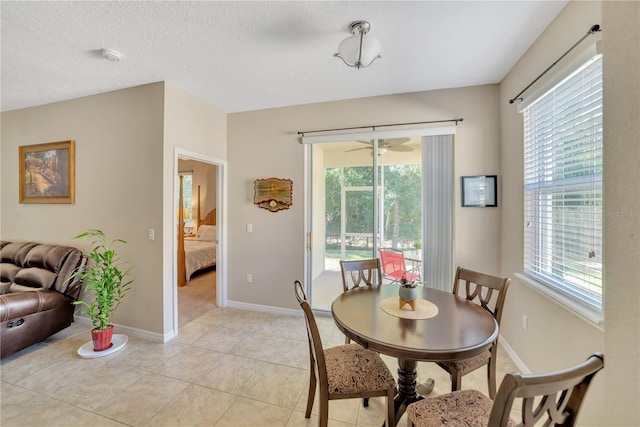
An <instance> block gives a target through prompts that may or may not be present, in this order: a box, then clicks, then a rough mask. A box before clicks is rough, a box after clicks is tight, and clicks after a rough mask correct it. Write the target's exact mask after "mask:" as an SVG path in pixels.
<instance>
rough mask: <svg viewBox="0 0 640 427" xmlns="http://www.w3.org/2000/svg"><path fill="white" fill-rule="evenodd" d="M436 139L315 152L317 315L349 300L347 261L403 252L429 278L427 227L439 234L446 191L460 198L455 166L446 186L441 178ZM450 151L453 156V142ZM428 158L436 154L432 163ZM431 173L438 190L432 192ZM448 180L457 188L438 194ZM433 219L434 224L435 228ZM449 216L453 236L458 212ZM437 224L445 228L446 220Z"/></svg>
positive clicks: (325, 145)
mask: <svg viewBox="0 0 640 427" xmlns="http://www.w3.org/2000/svg"><path fill="white" fill-rule="evenodd" d="M425 138H426V139H425ZM430 138H433V137H423V136H421V135H418V136H413V137H411V136H397V137H394V136H392V135H391V136H389V137H386V138H369V139H364V138H363V139H360V138H358V139H353V140H346V139H345V140H343V141H339V140H335V141H330V142H322V143H314V144H312V145H311V146H310V148H309V159H310V161H309V163H308V164H309V166H310V167H309V169H310V171H309V174H308V176H309V186H308V191H309V194H310V195H311V197H309V198H308V202H307V203H308V212H309V221H308V224H309V225H310V227H309V235H308V236H309V242H308V243H309V244H308V248H309V249H310V251H309V257H308V263H307V266H308V269H307V270H308V274H307V282H308V283H310V286H308V292H309V294H310V298H311V302H312V307H313V308H314V309H316V310H327V311H328V310H330V308H331V303H332V302H333V300H334V299H335V298H336V297H337V296H338V295H339V294H340V293H341V292H342V279H341V275H340V260H356V259H365V258H375V257H378V256H379V251H380V249H381V248H388V249H393V250H395V251H401V252H402V253H403V255H404V256H405V261H406V268H407V269H415V270H416V271H417V272H419V274H420V275H421V277H422V278H425V279H426V277H428V275H429V274H427V276H425V273H426V272H425V266H427V265H429V264H432V262H429V261H427V260H426V259H425V251H423V248H424V245H425V240H426V239H425V236H426V234H425V226H427V227H430V228H432V229H433V228H437V224H436V225H434V224H433V223H432V222H433V218H432V212H433V211H434V209H433V208H434V206H435V204H438V205H439V204H441V203H444V204H448V203H450V200H452V199H449V198H445V199H443V198H442V191H444V192H453V185H452V180H453V179H452V166H453V158H452V156H449V157H448V158H447V159H446V160H445V161H446V162H448V163H449V166H448V167H445V169H446V174H445V178H444V180H443V179H442V178H441V177H440V176H439V175H438V174H441V171H440V169H442V165H441V164H440V163H441V162H442V160H443V159H442V158H440V157H438V158H435V157H433V156H440V154H439V153H434V150H433V141H431V140H430ZM444 145H445V146H448V148H449V152H452V137H451V135H449V136H448V142H446V143H445V144H444ZM425 153H429V156H428V158H425ZM434 166H437V169H438V170H434ZM425 172H426V174H427V176H429V179H430V181H431V184H430V185H425ZM447 179H449V180H450V181H451V182H450V183H449V184H448V185H445V186H444V188H442V189H440V190H439V191H437V192H434V191H433V185H434V182H437V183H438V185H442V183H443V181H446V180H447ZM425 190H426V191H427V192H426V193H425ZM425 211H426V212H428V213H429V217H430V218H429V221H431V222H429V221H427V218H426V216H425ZM445 212H447V213H448V215H449V220H450V221H449V225H450V227H449V229H450V231H451V227H452V218H451V212H452V206H448V208H447V209H445ZM437 222H438V224H440V225H442V224H443V223H442V218H438V219H437ZM444 225H445V228H446V227H448V225H447V224H444ZM438 232H439V233H441V230H439V231H438ZM431 233H433V230H432V232H431ZM441 234H442V233H441ZM445 234H446V235H447V237H446V240H447V244H446V247H444V248H443V247H442V244H441V243H437V244H438V250H439V251H444V252H447V251H450V250H451V245H452V240H453V239H452V233H451V232H449V233H445ZM432 246H433V245H432V244H427V247H428V248H431V249H433V248H432ZM434 255H435V254H434ZM435 258H436V259H439V260H440V261H438V262H444V263H445V267H444V268H440V269H439V270H445V271H446V270H451V266H450V265H446V263H449V264H450V263H451V259H450V257H446V258H447V259H446V260H442V259H440V258H441V257H440V256H439V255H438V256H436V257H435ZM387 282H389V280H384V283H387Z"/></svg>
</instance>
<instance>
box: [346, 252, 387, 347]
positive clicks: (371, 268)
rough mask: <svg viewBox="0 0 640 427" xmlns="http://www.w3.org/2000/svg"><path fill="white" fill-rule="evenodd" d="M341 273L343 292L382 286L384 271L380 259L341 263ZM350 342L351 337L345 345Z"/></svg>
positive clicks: (347, 338)
mask: <svg viewBox="0 0 640 427" xmlns="http://www.w3.org/2000/svg"><path fill="white" fill-rule="evenodd" d="M340 271H341V272H342V290H343V292H347V291H349V290H351V289H353V288H357V287H360V286H378V285H380V284H382V269H381V266H380V260H379V259H378V258H373V259H360V260H357V261H340ZM350 342H351V340H350V339H349V337H344V343H345V344H349V343H350Z"/></svg>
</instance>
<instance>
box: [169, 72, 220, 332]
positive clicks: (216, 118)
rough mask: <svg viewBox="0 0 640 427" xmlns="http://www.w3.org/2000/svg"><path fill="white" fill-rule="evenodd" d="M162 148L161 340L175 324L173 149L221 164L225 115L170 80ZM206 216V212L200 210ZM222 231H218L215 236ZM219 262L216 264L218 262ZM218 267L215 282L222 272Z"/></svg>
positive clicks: (175, 169)
mask: <svg viewBox="0 0 640 427" xmlns="http://www.w3.org/2000/svg"><path fill="white" fill-rule="evenodd" d="M164 111H165V116H164V147H163V148H164V151H163V156H164V157H163V175H162V186H163V189H162V191H163V197H164V198H163V204H162V212H163V213H164V216H163V220H164V221H163V230H164V231H165V233H164V235H163V260H164V262H163V264H162V270H163V281H162V283H163V295H164V298H163V300H164V304H163V306H162V313H163V319H164V324H163V333H164V337H163V339H164V340H167V339H170V338H172V337H173V336H175V334H176V331H175V325H176V323H177V321H176V318H175V316H174V314H177V287H176V274H177V273H176V259H175V254H176V252H177V240H176V237H177V236H176V233H175V231H174V230H176V229H177V220H176V218H175V214H174V212H175V206H174V203H175V195H176V194H178V192H179V188H178V185H179V182H178V178H177V176H178V157H177V151H176V150H182V152H187V153H194V154H196V155H199V156H203V157H205V158H207V160H215V162H216V163H218V164H224V163H225V160H226V156H227V115H226V114H225V113H223V112H222V111H220V110H219V109H217V108H216V107H213V106H211V105H209V104H206V103H204V102H203V101H201V100H199V99H197V98H196V97H194V96H192V95H190V94H188V93H187V92H184V91H183V90H181V89H179V88H177V87H175V86H174V85H172V84H170V83H166V85H165V104H164ZM203 215H206V212H203ZM223 235H224V232H223V231H222V232H221V231H220V230H219V231H218V238H220V236H223ZM219 265H220V263H219ZM221 273H222V272H221V271H220V268H219V269H218V276H219V277H218V283H222V282H224V273H222V274H221Z"/></svg>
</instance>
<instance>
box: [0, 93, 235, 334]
mask: <svg viewBox="0 0 640 427" xmlns="http://www.w3.org/2000/svg"><path fill="white" fill-rule="evenodd" d="M1 119H2V134H1V135H2V147H1V148H2V151H1V154H2V156H1V162H2V169H1V170H2V183H1V186H2V187H1V188H2V196H1V197H2V199H1V200H2V206H1V217H2V224H1V227H0V234H1V236H2V238H3V239H20V240H37V241H42V242H52V243H65V244H71V245H74V246H78V247H80V248H85V246H86V245H85V244H84V243H82V242H79V241H74V240H72V238H73V236H75V235H77V234H79V233H80V232H81V231H82V230H84V229H85V228H100V229H102V230H104V231H105V232H106V233H107V236H108V237H112V238H122V239H124V240H126V241H127V245H126V246H124V247H123V248H122V250H121V252H122V257H123V258H124V259H127V260H128V261H129V262H130V263H131V265H132V266H134V270H133V275H132V278H133V280H134V283H133V286H132V289H131V291H130V293H129V294H128V295H127V297H126V298H125V299H124V302H123V303H122V306H121V307H120V308H119V309H118V310H117V312H116V313H115V315H114V317H113V321H114V323H115V324H116V326H117V327H118V326H119V327H121V328H125V329H126V332H127V333H131V334H137V335H139V336H145V337H148V338H151V339H156V340H165V339H167V337H171V336H173V334H174V331H173V325H174V322H173V320H174V316H173V313H174V306H175V302H176V299H175V298H176V297H175V294H176V291H175V259H174V258H175V257H174V254H175V252H176V251H175V243H176V242H175V236H176V234H175V231H174V230H175V229H176V228H175V227H176V224H174V221H175V216H174V215H173V212H175V211H174V209H175V208H174V206H173V204H174V195H175V194H177V193H176V192H177V188H176V187H175V184H176V181H177V178H175V177H176V176H177V157H176V155H175V152H176V149H182V150H188V151H190V152H194V153H198V154H201V155H203V156H208V157H211V158H216V159H221V161H222V162H224V158H225V156H226V137H227V136H226V129H227V127H226V114H224V113H222V112H221V111H220V110H218V109H216V108H215V107H212V106H210V105H207V104H205V103H203V102H202V101H200V100H198V99H196V98H195V97H193V96H191V95H189V94H187V93H186V92H183V91H181V90H179V89H177V88H175V87H174V86H172V85H170V84H165V83H153V84H149V85H144V86H139V87H134V88H130V89H124V90H119V91H114V92H108V93H103V94H99V95H94V96H89V97H84V98H78V99H73V100H69V101H64V102H58V103H54V104H48V105H43V106H39V107H33V108H26V109H21V110H15V111H8V112H4V113H2V115H1ZM68 139H74V140H75V141H76V203H75V204H74V205H40V204H38V205H35V204H19V203H18V184H17V179H18V162H17V160H18V147H19V146H20V145H30V144H37V143H41V142H52V141H61V140H68ZM213 203H214V204H215V201H214V202H213ZM149 229H154V231H155V239H154V240H153V241H151V240H149V239H148V237H147V232H148V230H149ZM159 267H160V268H159ZM141 301H142V302H144V303H143V304H141Z"/></svg>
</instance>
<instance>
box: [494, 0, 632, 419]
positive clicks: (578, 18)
mask: <svg viewBox="0 0 640 427" xmlns="http://www.w3.org/2000/svg"><path fill="white" fill-rule="evenodd" d="M603 5H604V7H602V6H603ZM638 5H639V3H637V2H604V3H600V2H570V3H568V5H567V6H566V7H565V8H564V9H563V10H562V12H561V13H560V14H559V15H558V17H557V18H556V19H555V20H554V21H553V22H552V23H551V24H550V25H549V27H548V28H547V29H546V30H545V32H544V33H543V34H542V36H541V37H540V38H539V39H538V40H537V41H536V42H535V43H534V44H533V45H532V46H531V47H530V49H529V50H528V51H527V53H526V54H525V55H524V56H523V57H522V58H521V59H520V60H519V62H518V63H517V64H516V66H515V67H514V68H513V69H512V70H511V71H510V72H509V74H508V75H507V76H506V77H505V79H504V80H503V82H502V83H501V85H500V110H501V114H500V115H501V130H502V135H501V140H502V150H501V151H502V172H503V175H504V179H503V188H502V190H503V195H504V196H503V200H504V201H505V203H504V205H503V222H502V240H501V247H502V250H501V254H502V257H501V259H502V263H501V268H502V273H503V274H505V275H509V276H511V277H513V274H514V273H518V272H521V271H522V265H523V249H522V248H523V238H522V235H523V233H522V227H523V222H524V220H523V208H522V206H523V196H522V187H523V129H522V117H521V115H520V114H518V113H517V111H516V107H515V105H511V104H509V103H508V102H507V101H508V100H509V99H510V98H512V97H513V96H514V95H516V94H517V93H518V92H519V91H520V90H521V89H523V88H524V87H525V86H526V85H527V84H528V83H529V82H530V81H532V80H533V79H534V78H535V77H537V76H538V75H539V74H540V73H541V72H542V70H544V69H545V68H546V67H547V66H548V65H549V64H551V63H553V62H554V61H555V60H556V59H557V58H559V57H560V55H562V54H563V53H564V52H565V51H566V50H567V49H568V48H569V47H570V46H572V45H573V44H574V43H575V42H576V41H577V40H578V39H579V38H580V37H582V36H583V35H584V34H585V33H586V32H587V30H588V29H589V28H590V27H591V26H592V25H594V24H600V25H601V26H602V28H603V31H602V34H601V36H602V39H603V44H604V50H603V53H604V81H605V84H604V128H605V137H604V141H605V144H604V147H605V150H604V169H605V178H604V180H605V181H604V182H605V183H604V186H605V193H604V194H605V201H604V202H605V211H620V212H624V211H628V212H636V213H637V212H640V210H639V197H638V195H639V190H638V182H640V179H639V178H640V177H639V175H638V162H639V157H638V152H639V148H638V147H639V145H638V137H637V135H638V117H639V116H640V113H639V111H638V99H639V96H640V94H639V91H638V75H639V70H638V64H639V63H640V62H639V60H638V42H639V41H640V39H639V37H638V24H639V23H638V18H639V9H638ZM599 36H600V35H598V36H590V37H599ZM584 43H585V44H586V43H588V42H587V41H585V42H584ZM564 61H565V62H566V61H571V55H570V56H568V57H567V58H566V59H565V60H564ZM562 65H563V63H559V64H558V67H557V68H558V69H560V68H562ZM555 71H557V70H554V71H553V72H555ZM553 72H551V73H549V75H551V74H553ZM541 83H542V82H541ZM535 90H536V86H533V87H532V89H531V91H535ZM525 95H527V93H525ZM638 223H639V219H638V215H636V216H628V217H624V218H612V217H606V216H605V223H604V239H605V248H604V253H605V258H604V262H605V274H604V277H605V284H604V286H605V287H604V300H605V323H606V327H605V329H604V330H602V328H598V327H596V326H594V325H593V324H591V323H588V322H587V321H584V320H582V319H581V318H579V317H577V316H575V315H573V314H572V313H570V312H568V311H567V310H566V309H564V308H562V307H560V306H559V305H557V304H556V303H554V302H552V301H551V300H549V299H548V298H546V297H543V296H541V295H540V294H538V293H537V292H535V291H533V290H532V289H531V288H529V287H527V286H526V285H524V284H523V283H522V282H520V281H519V280H517V279H516V280H514V283H513V284H512V286H511V289H510V291H509V296H508V298H507V304H506V308H505V312H504V316H503V319H502V328H501V331H502V336H503V337H504V338H505V342H507V343H508V344H509V345H510V346H511V348H512V349H513V350H514V351H515V353H516V354H517V355H518V357H519V358H520V362H521V363H523V364H524V365H525V366H527V367H528V368H529V369H530V370H531V371H532V372H542V371H548V370H554V369H561V368H564V367H567V366H570V365H573V364H575V363H578V362H580V361H582V360H584V359H585V358H586V357H587V356H588V355H589V354H591V353H593V352H596V351H602V352H604V353H605V365H606V368H605V370H604V371H603V372H602V373H601V374H599V375H598V376H597V377H596V379H595V381H594V384H593V387H592V388H591V389H590V391H589V393H588V395H587V398H586V401H585V404H584V407H583V413H582V415H581V416H580V418H579V423H580V425H592V426H637V425H640V416H639V409H638V401H640V399H639V395H638V391H639V387H638V384H639V383H640V378H639V377H638V368H639V366H640V360H639V357H638V351H639V348H640V344H639V341H638V340H639V338H640V334H639V331H638V328H639V325H640V321H639V318H638V313H639V308H638V307H639V304H638V302H639V298H638V295H639V293H638V280H637V277H638V273H639V265H638V263H639V259H640V256H639V246H640V243H639V241H638V236H639V234H640V233H639V228H640V227H639V225H638ZM523 314H526V315H527V316H528V319H529V322H528V323H529V328H528V330H526V331H525V330H523V329H522V328H521V326H520V325H521V318H522V315H523Z"/></svg>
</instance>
